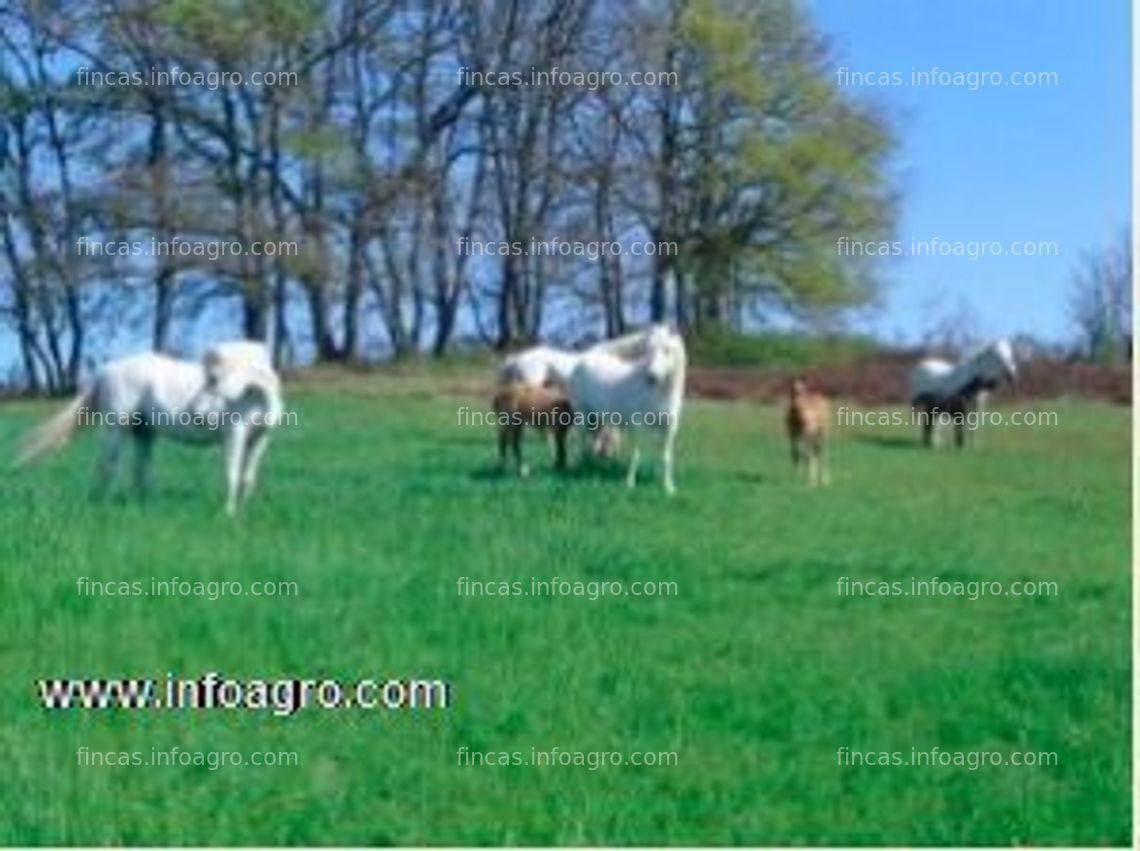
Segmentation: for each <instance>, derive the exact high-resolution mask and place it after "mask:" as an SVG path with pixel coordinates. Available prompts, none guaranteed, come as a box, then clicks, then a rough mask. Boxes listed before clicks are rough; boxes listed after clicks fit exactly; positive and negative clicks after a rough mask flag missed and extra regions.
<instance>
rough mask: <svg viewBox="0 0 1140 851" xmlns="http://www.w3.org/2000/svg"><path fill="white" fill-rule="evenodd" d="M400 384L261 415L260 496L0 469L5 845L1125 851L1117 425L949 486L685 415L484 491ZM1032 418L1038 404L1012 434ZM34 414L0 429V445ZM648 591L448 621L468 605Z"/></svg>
mask: <svg viewBox="0 0 1140 851" xmlns="http://www.w3.org/2000/svg"><path fill="white" fill-rule="evenodd" d="M437 391H439V388H438V387H436V386H435V385H434V384H433V382H431V381H424V380H418V379H417V380H414V381H413V380H407V379H396V378H391V377H386V376H372V377H368V378H360V379H358V380H354V381H352V382H349V383H347V384H345V385H344V386H340V387H338V388H337V389H336V392H335V393H334V392H332V391H331V390H329V389H327V388H326V389H322V388H321V387H319V386H312V385H310V386H307V387H305V388H291V389H289V388H287V391H286V393H287V400H288V403H289V408H290V409H291V410H295V411H296V412H297V414H298V424H297V425H296V426H288V427H282V428H280V429H279V430H278V433H277V434H276V436H275V438H274V441H275V443H274V445H273V446H272V447H271V448H270V450H269V453H268V455H267V457H266V461H265V469H264V473H263V480H262V490H261V491H260V492H259V494H258V498H257V499H255V500H254V501H253V502H252V503H251V504H250V505H249V506H248V507H247V510H246V511H245V513H244V514H243V515H242V516H240V517H239V518H237V519H236V520H228V519H227V518H226V517H225V516H224V515H223V513H222V510H221V506H220V496H219V494H220V492H221V478H220V477H221V472H220V466H221V464H220V461H219V459H218V454H217V451H216V450H214V451H205V452H199V451H196V450H194V449H189V448H184V447H180V446H174V445H171V444H162V445H160V446H158V447H157V450H156V457H155V461H156V487H155V495H154V497H153V498H152V500H151V502H150V503H149V504H147V505H145V506H139V505H136V504H126V505H94V504H91V503H90V502H89V501H88V500H87V499H86V489H87V486H88V483H89V472H90V462H91V459H92V455H93V452H94V448H95V441H94V440H92V436H91V435H82V436H81V437H80V440H79V442H78V444H77V445H75V446H72V447H71V448H70V449H69V450H68V451H66V452H64V453H62V454H60V455H59V456H56V457H53V458H50V459H48V460H46V461H45V462H44V463H43V464H42V465H41V466H38V467H35V468H32V469H30V470H25V471H21V472H19V473H16V474H13V473H6V474H5V478H4V480H3V485H2V488H3V498H2V503H3V511H2V512H0V565H2V567H3V569H2V570H0V595H2V599H3V600H4V608H5V611H4V615H5V616H4V617H3V618H2V619H0V647H2V652H3V661H4V664H3V673H4V678H3V682H2V686H0V688H2V689H3V695H2V700H3V705H4V706H5V708H6V711H5V713H4V717H3V719H2V720H0V753H3V755H4V763H5V769H6V771H5V774H6V777H5V780H6V782H5V783H4V786H3V789H2V790H0V841H2V842H4V843H5V844H12V843H16V844H27V845H35V844H64V843H78V844H85V845H98V844H120V843H135V844H148V845H163V844H190V845H204V844H210V843H222V844H227V845H245V844H279V843H281V844H295V843H304V844H314V845H316V844H338V845H369V844H392V843H400V844H449V845H452V844H465V845H466V844H470V845H480V844H491V843H507V844H528V845H545V844H552V843H569V844H594V845H610V844H615V845H626V844H686V845H691V844H701V843H703V844H728V843H744V844H753V845H755V844H803V843H818V844H825V843H826V844H847V845H865V844H894V845H901V844H940V843H948V844H954V845H1001V844H1010V843H1016V844H1021V845H1051V844H1065V845H1098V844H1118V845H1122V844H1127V843H1128V840H1129V835H1130V824H1129V815H1128V811H1129V788H1130V787H1129V780H1130V777H1129V763H1130V753H1129V746H1130V738H1129V714H1130V712H1129V693H1130V683H1129V674H1130V669H1129V646H1130V633H1129V617H1130V615H1129V591H1130V578H1129V561H1130V541H1129V538H1130V536H1129V527H1130V520H1129V517H1130V514H1129V507H1130V472H1129V465H1130V451H1129V449H1130V424H1129V411H1128V409H1126V408H1123V407H1110V406H1107V405H1099V404H1093V403H1062V404H1058V405H1055V406H1052V408H1053V409H1055V410H1057V411H1058V413H1059V423H1060V424H1059V425H1058V426H1056V427H1042V428H1010V427H1005V428H989V429H986V430H984V431H983V432H982V433H981V438H980V443H979V445H978V446H977V447H975V448H972V449H970V450H968V451H966V452H965V453H962V454H959V453H956V452H954V451H951V450H949V449H947V450H944V451H938V452H933V453H932V452H927V451H923V450H921V449H919V448H918V446H917V445H916V440H915V434H914V431H913V430H912V429H910V428H909V427H885V428H870V427H868V428H846V429H845V428H842V427H841V428H838V429H836V432H837V433H836V434H835V436H834V437H833V442H832V445H831V459H832V463H831V472H832V479H833V484H832V486H831V487H829V488H821V489H810V488H808V487H806V486H805V485H804V484H803V482H802V481H799V480H797V479H796V478H795V476H794V474H793V472H792V470H791V465H790V462H789V458H788V449H787V443H786V438H785V435H784V432H783V412H782V409H780V408H777V407H772V406H755V405H749V404H742V403H729V402H718V403H712V402H701V401H690V402H689V404H688V406H687V408H686V411H685V420H684V422H683V424H682V428H681V433H680V438H679V442H678V456H677V488H678V491H677V494H676V496H675V497H673V498H672V499H670V498H668V497H666V496H665V494H664V493H663V492H662V490H661V487H660V483H659V480H657V479H656V478H655V476H656V475H657V473H658V470H657V467H656V460H657V459H656V458H653V461H654V464H653V465H652V466H651V467H644V468H643V484H642V485H641V486H639V488H638V489H637V490H635V491H633V492H630V491H627V490H626V489H625V488H624V486H623V484H622V475H623V473H622V470H621V469H619V468H618V467H616V466H613V467H602V468H600V469H598V470H595V471H589V472H578V471H572V472H571V473H570V474H569V475H568V476H566V477H559V476H557V475H555V474H554V473H552V472H551V471H550V469H549V460H548V458H547V455H546V452H545V447H543V446H542V445H540V443H539V442H538V441H537V440H536V439H534V438H533V437H531V438H528V440H527V445H526V453H527V457H528V460H529V461H530V462H531V464H532V467H534V468H535V470H534V474H533V475H532V477H531V478H530V479H529V480H527V481H525V482H519V481H516V480H515V479H514V478H513V477H511V476H502V477H500V476H497V475H494V474H493V473H491V472H490V467H491V463H492V459H493V457H494V438H493V429H492V428H491V427H490V426H486V427H478V426H460V425H458V424H457V414H456V410H457V407H458V406H460V405H471V406H473V407H475V408H478V409H483V408H485V407H486V399H485V398H479V399H473V398H462V397H458V396H453V395H446V394H444V393H443V392H442V391H439V392H437ZM1035 407H1036V406H1035ZM48 411H49V407H48V406H46V405H43V404H27V403H10V404H6V405H4V406H3V407H2V408H0V447H3V448H4V450H5V451H10V449H11V447H12V446H13V444H14V443H15V441H16V438H17V436H18V434H19V433H21V432H22V430H23V429H24V428H26V427H27V426H30V425H31V424H32V423H33V422H35V421H36V420H37V419H38V418H39V417H41V416H43V415H45V414H46V413H47V412H48ZM555 576H557V577H559V578H561V579H568V580H583V581H589V580H607V581H612V580H619V581H621V582H623V583H625V585H626V586H628V585H629V584H630V583H632V582H634V581H637V580H641V581H658V582H660V581H669V582H674V583H676V589H677V592H676V594H675V595H674V596H662V597H655V598H643V597H620V598H611V599H607V598H601V599H597V600H593V601H591V600H589V599H586V598H581V597H553V596H550V597H534V596H529V597H528V596H522V597H475V596H460V595H459V594H457V581H458V580H459V579H460V578H462V577H469V578H471V579H476V580H483V581H486V580H505V581H514V580H522V581H524V582H529V580H530V578H531V577H538V578H540V579H549V578H552V577H555ZM79 577H91V578H95V579H101V580H128V581H129V580H136V579H137V580H141V581H143V582H144V583H147V584H149V582H150V579H151V577H157V578H159V579H171V578H173V577H179V578H180V579H190V580H195V579H200V580H203V581H207V580H241V581H243V582H245V583H247V584H248V583H250V582H253V581H255V580H261V581H267V580H281V581H294V582H296V583H297V588H298V593H297V595H296V596H295V597H290V598H280V599H273V600H270V599H264V598H256V597H240V598H221V599H217V600H212V601H211V600H209V599H206V598H201V597H161V598H156V597H123V598H116V597H99V596H84V595H80V594H78V593H77V588H76V582H77V579H78V578H79ZM841 577H850V578H852V579H856V580H886V581H891V580H901V581H904V582H907V583H909V581H910V578H911V577H917V578H919V579H927V578H932V577H939V578H940V579H942V580H961V581H963V582H965V581H970V580H984V581H1000V582H1002V583H1003V584H1004V585H1005V587H1009V585H1010V584H1011V583H1012V582H1014V581H1025V580H1042V581H1053V582H1056V583H1057V589H1058V593H1056V594H1055V595H1052V596H1038V597H1033V598H1029V597H1009V596H997V597H993V596H987V597H981V598H979V599H976V600H971V599H968V598H965V597H946V596H924V597H914V596H911V597H905V596H904V597H873V596H841V595H839V594H838V593H837V580H839V579H840V578H841ZM167 671H175V672H178V673H180V674H183V675H186V676H196V675H199V674H201V673H203V672H207V671H218V672H223V673H224V674H226V675H230V676H237V677H243V678H252V677H283V676H296V677H322V676H337V677H341V678H345V679H352V678H361V677H368V676H376V677H379V676H387V675H392V676H410V675H422V676H432V677H442V678H443V679H446V680H447V681H449V682H450V683H451V685H452V688H453V700H454V705H453V706H452V707H451V708H448V709H444V710H432V711H419V712H412V711H391V712H389V711H384V710H373V711H361V710H337V711H325V710H321V709H315V708H313V709H307V710H304V711H301V712H298V713H297V714H295V715H293V716H291V717H275V716H274V715H273V714H272V713H270V712H249V711H222V710H215V711H190V710H185V711H170V712H154V711H152V712H131V711H111V710H106V711H87V712H85V711H79V710H71V711H56V712H48V711H45V710H44V709H42V708H41V706H40V705H39V700H38V695H37V693H36V689H35V687H34V682H35V680H36V679H38V678H41V677H61V676H74V677H116V676H117V677H131V676H152V675H154V676H161V675H163V674H165V673H166V672H167ZM175 746H177V747H180V748H182V749H185V750H190V751H238V752H244V753H249V752H251V751H254V750H264V751H269V750H272V751H290V752H296V754H297V755H298V758H299V763H300V764H299V765H298V766H296V767H273V768H270V767H253V766H248V765H243V766H238V767H221V768H218V769H216V770H211V769H210V768H208V767H206V766H101V767H96V766H90V765H87V766H83V765H79V764H78V762H77V756H76V752H77V750H78V749H79V748H82V747H87V748H90V749H92V750H97V751H143V752H147V753H149V752H151V751H152V749H158V750H163V749H167V750H168V749H170V748H173V747H175ZM464 746H466V747H468V748H470V749H471V750H476V751H496V752H499V751H521V752H524V753H529V752H530V750H531V748H536V749H538V750H549V749H552V748H554V747H558V748H560V749H562V750H563V751H609V752H613V751H619V752H625V753H631V752H634V751H653V752H659V751H660V752H675V753H676V754H677V764H676V765H675V766H653V767H648V766H630V765H622V766H620V767H612V766H607V767H600V768H598V769H596V770H591V769H590V768H588V767H586V766H574V765H570V766H541V767H536V766H525V765H523V766H509V765H508V766H483V767H477V766H471V765H467V766H463V765H459V764H458V760H457V751H458V750H459V749H460V748H461V747H464ZM842 747H847V748H851V749H857V750H863V751H877V752H878V751H901V752H906V753H909V752H910V750H911V748H916V749H919V750H929V749H931V748H933V747H939V748H941V749H942V750H944V751H989V752H992V751H998V752H1002V753H1009V752H1012V751H1033V752H1054V753H1056V754H1057V759H1058V764H1057V765H1055V766H1037V767H1013V766H1008V765H1004V766H997V767H994V766H986V767H980V768H977V769H976V770H971V769H969V768H967V767H955V766H925V767H922V766H862V767H855V766H840V765H838V764H837V757H836V754H837V750H838V749H839V748H842Z"/></svg>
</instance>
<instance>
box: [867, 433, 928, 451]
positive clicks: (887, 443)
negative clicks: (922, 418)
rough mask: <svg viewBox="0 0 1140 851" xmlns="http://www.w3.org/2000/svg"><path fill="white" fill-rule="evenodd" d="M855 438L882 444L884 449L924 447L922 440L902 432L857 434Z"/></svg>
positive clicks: (914, 449)
mask: <svg viewBox="0 0 1140 851" xmlns="http://www.w3.org/2000/svg"><path fill="white" fill-rule="evenodd" d="M853 438H854V440H855V441H856V442H858V443H866V444H869V445H871V446H880V447H883V448H884V449H902V450H911V451H917V450H920V449H923V448H924V447H923V445H922V442H921V441H919V440H918V439H916V438H914V437H907V436H906V435H901V434H866V433H864V434H855V435H853Z"/></svg>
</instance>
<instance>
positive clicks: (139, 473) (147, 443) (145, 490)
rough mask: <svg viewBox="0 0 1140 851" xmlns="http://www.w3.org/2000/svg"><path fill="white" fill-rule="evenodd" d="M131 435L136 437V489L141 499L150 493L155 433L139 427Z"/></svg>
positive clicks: (143, 499)
mask: <svg viewBox="0 0 1140 851" xmlns="http://www.w3.org/2000/svg"><path fill="white" fill-rule="evenodd" d="M131 435H132V436H133V437H134V439H135V491H136V492H137V493H138V496H139V500H140V501H146V498H147V497H148V496H149V495H150V468H151V463H152V458H153V456H154V433H153V432H151V431H149V430H147V429H145V428H137V429H135V430H134V431H133V432H131Z"/></svg>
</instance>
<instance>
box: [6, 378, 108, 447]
mask: <svg viewBox="0 0 1140 851" xmlns="http://www.w3.org/2000/svg"><path fill="white" fill-rule="evenodd" d="M94 401H95V389H94V388H93V387H92V388H89V389H87V390H84V391H83V392H82V393H79V394H78V395H77V396H76V397H75V398H74V399H72V400H71V401H70V402H69V403H68V404H67V407H65V408H64V409H63V410H61V411H60V412H59V413H57V414H56V415H55V416H54V417H52V418H51V419H50V420H48V421H47V422H44V423H41V424H40V425H38V426H37V427H36V428H35V429H34V430H33V431H31V432H30V433H29V434H28V436H27V437H26V438H25V439H24V442H23V444H22V445H21V447H20V452H19V454H18V455H17V456H16V461H15V463H14V464H13V466H15V467H22V466H24V465H25V464H29V463H31V462H32V461H35V460H36V459H37V458H39V457H40V456H42V455H46V454H48V453H49V452H55V451H56V450H59V449H62V448H63V447H64V446H66V445H67V442H68V441H69V440H71V437H72V435H73V434H75V431H76V429H78V428H79V426H80V418H79V415H80V412H81V411H83V410H84V409H85V408H90V407H91V406H92V404H93V403H94Z"/></svg>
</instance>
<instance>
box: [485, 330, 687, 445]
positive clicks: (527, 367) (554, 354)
mask: <svg viewBox="0 0 1140 851" xmlns="http://www.w3.org/2000/svg"><path fill="white" fill-rule="evenodd" d="M655 328H666V326H664V325H651V326H649V328H647V329H645V330H642V331H635V332H633V333H631V334H626V335H624V336H622V337H614V338H613V339H610V340H602V341H601V342H599V343H595V344H594V345H593V346H591V347H590V348H588V349H586V350H585V351H579V352H573V351H568V350H566V349H557V348H554V347H553V346H532V347H531V348H529V349H524V350H522V351H521V352H515V353H514V354H511V355H507V356H506V357H505V358H504V359H503V361H502V363H501V364H500V365H499V385H500V386H503V387H505V386H507V385H508V384H512V383H515V382H522V383H523V384H528V385H530V386H532V387H543V386H546V385H551V384H553V385H556V386H558V387H562V388H566V387H567V386H568V385H569V383H570V375H571V373H573V372H574V368H575V367H576V366H577V365H578V363H579V362H580V361H581V359H582V357H583V356H584V355H585V354H586V353H587V352H595V353H596V352H608V353H609V354H612V355H614V356H616V357H620V358H624V359H626V360H631V359H634V358H637V357H640V356H641V355H643V354H645V350H646V349H645V346H646V340H647V339H648V338H649V336H650V334H651V333H652V332H653V330H654V329H655ZM590 431H591V433H592V435H593V443H592V448H593V452H594V454H595V455H598V456H599V457H606V456H608V455H610V454H611V453H613V452H614V451H615V450H616V449H617V447H618V445H619V441H618V433H617V432H616V431H615V430H614V429H612V428H607V427H605V426H604V425H603V426H601V427H594V428H591V429H590Z"/></svg>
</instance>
